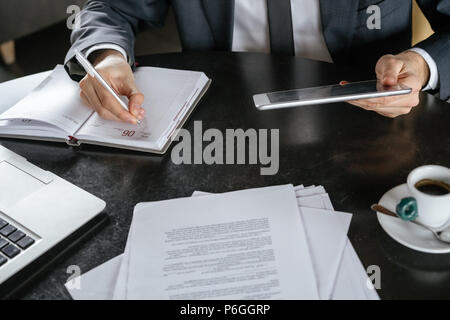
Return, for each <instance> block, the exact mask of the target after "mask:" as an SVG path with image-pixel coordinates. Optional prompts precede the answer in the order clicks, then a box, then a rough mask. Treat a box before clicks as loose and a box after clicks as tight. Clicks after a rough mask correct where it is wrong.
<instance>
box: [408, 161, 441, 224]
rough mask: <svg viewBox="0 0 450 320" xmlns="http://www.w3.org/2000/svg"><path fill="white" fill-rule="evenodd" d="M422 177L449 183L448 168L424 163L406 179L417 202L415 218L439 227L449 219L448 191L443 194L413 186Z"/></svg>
mask: <svg viewBox="0 0 450 320" xmlns="http://www.w3.org/2000/svg"><path fill="white" fill-rule="evenodd" d="M422 179H432V180H437V181H442V182H445V183H447V184H450V169H449V168H446V167H443V166H437V165H426V166H422V167H418V168H416V169H414V170H413V171H411V172H410V174H409V175H408V179H407V185H408V188H409V191H410V192H411V195H412V196H413V197H414V198H415V199H416V202H417V211H418V216H417V218H416V220H417V221H419V222H421V223H423V224H425V225H427V226H430V227H432V228H439V227H441V226H443V225H444V224H445V223H446V222H448V221H449V219H450V193H447V194H444V195H432V194H428V193H424V192H422V191H420V190H418V189H417V188H416V186H415V185H416V183H417V182H419V181H420V180H422Z"/></svg>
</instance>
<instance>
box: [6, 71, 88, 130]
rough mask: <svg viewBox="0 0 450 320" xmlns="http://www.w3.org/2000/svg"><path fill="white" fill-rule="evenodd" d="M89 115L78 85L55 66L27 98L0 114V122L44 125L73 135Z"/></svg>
mask: <svg viewBox="0 0 450 320" xmlns="http://www.w3.org/2000/svg"><path fill="white" fill-rule="evenodd" d="M92 113H93V111H92V110H91V109H90V108H89V107H87V106H86V105H84V103H83V102H82V100H81V98H80V96H79V88H78V83H76V82H75V81H72V79H70V78H69V76H68V75H67V73H66V71H65V70H64V68H63V66H61V65H58V66H56V68H55V69H54V70H53V72H52V73H51V74H50V75H49V76H48V77H47V78H45V79H44V81H42V82H41V83H40V84H39V85H38V86H37V87H36V88H35V89H34V90H33V91H32V92H31V93H30V94H28V95H27V96H26V97H25V98H23V99H22V100H20V101H19V102H18V103H16V104H15V105H14V106H13V107H11V108H10V109H9V110H7V111H6V112H4V113H2V114H1V115H0V120H12V119H27V120H35V121H40V122H45V123H49V124H51V125H53V126H56V127H58V128H59V129H61V130H63V131H64V132H65V133H67V135H72V134H73V133H74V132H75V131H77V130H78V128H80V126H81V125H82V124H83V123H84V122H85V121H86V120H87V119H88V118H89V116H90V115H91V114H92Z"/></svg>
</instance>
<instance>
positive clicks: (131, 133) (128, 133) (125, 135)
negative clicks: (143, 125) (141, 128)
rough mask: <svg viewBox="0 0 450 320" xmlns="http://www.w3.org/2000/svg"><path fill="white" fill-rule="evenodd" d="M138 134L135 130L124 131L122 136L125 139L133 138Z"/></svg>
mask: <svg viewBox="0 0 450 320" xmlns="http://www.w3.org/2000/svg"><path fill="white" fill-rule="evenodd" d="M135 133H136V132H135V131H134V130H123V132H122V136H123V137H132V136H134V134H135Z"/></svg>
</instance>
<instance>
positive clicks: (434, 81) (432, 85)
mask: <svg viewBox="0 0 450 320" xmlns="http://www.w3.org/2000/svg"><path fill="white" fill-rule="evenodd" d="M409 51H414V52H415V53H418V54H420V55H421V56H422V58H424V60H425V61H426V62H427V64H428V69H429V70H430V79H429V80H428V83H427V85H426V86H425V87H424V88H422V90H434V89H436V88H437V87H438V82H439V74H438V69H437V65H436V62H435V61H434V59H433V58H432V57H431V56H430V55H429V54H428V52H426V51H425V50H423V49H421V48H411V49H409Z"/></svg>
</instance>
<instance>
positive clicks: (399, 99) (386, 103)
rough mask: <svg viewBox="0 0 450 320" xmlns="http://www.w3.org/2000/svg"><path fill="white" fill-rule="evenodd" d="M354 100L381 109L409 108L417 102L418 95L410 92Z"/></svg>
mask: <svg viewBox="0 0 450 320" xmlns="http://www.w3.org/2000/svg"><path fill="white" fill-rule="evenodd" d="M355 101H357V102H358V103H360V104H362V105H366V106H368V107H370V108H372V109H382V108H387V107H397V108H401V107H405V108H411V107H415V106H417V105H418V104H419V95H418V94H417V93H411V94H407V95H399V96H392V97H381V98H372V99H362V100H355Z"/></svg>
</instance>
